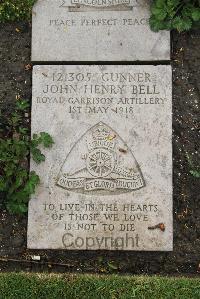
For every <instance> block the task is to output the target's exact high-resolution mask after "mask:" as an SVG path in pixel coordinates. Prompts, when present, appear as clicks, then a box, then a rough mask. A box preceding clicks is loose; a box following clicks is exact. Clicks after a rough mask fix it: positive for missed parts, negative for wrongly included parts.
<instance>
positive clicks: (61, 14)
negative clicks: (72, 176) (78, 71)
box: [32, 0, 170, 62]
mask: <svg viewBox="0 0 200 299" xmlns="http://www.w3.org/2000/svg"><path fill="white" fill-rule="evenodd" d="M149 17H150V1H149V0H38V1H37V3H36V4H35V6H34V7H33V20H32V60H33V61H38V62H39V61H136V60H140V61H149V60H152V61H154V60H169V59H170V33H169V32H167V31H160V32H157V33H155V32H152V31H151V30H150V28H149Z"/></svg>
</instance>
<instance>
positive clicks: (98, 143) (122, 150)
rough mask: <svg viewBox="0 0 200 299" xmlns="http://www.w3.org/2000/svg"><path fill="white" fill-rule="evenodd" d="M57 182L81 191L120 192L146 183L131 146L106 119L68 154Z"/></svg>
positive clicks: (135, 188)
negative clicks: (107, 123)
mask: <svg viewBox="0 0 200 299" xmlns="http://www.w3.org/2000/svg"><path fill="white" fill-rule="evenodd" d="M57 185H58V186H60V187H62V188H64V189H67V190H71V191H76V192H80V193H84V194H85V193H86V194H87V193H90V192H92V193H93V194H94V193H97V194H99V195H101V194H102V195H105V194H109V193H110V192H112V194H113V193H116V194H120V193H124V192H128V191H133V190H137V189H140V188H142V187H144V185H145V183H144V179H143V176H142V173H141V170H140V168H139V165H138V163H137V162H136V160H135V158H134V156H133V154H132V152H131V150H130V149H129V148H128V146H127V144H126V143H125V142H124V141H123V140H122V139H121V138H120V136H119V135H118V134H117V133H116V132H115V131H114V130H112V129H111V128H110V127H109V126H107V125H106V124H105V123H103V122H100V123H98V124H96V125H95V126H94V127H92V128H91V129H89V130H88V131H87V132H86V133H85V134H84V135H83V136H82V137H81V138H80V140H79V141H78V142H77V143H76V144H75V146H74V147H73V148H72V150H71V151H70V153H69V154H68V156H67V158H66V160H65V162H64V164H63V166H62V168H61V171H60V173H59V176H58V180H57Z"/></svg>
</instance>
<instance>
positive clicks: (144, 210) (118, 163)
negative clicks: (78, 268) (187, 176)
mask: <svg viewBox="0 0 200 299" xmlns="http://www.w3.org/2000/svg"><path fill="white" fill-rule="evenodd" d="M171 86H172V79H171V67H170V66H164V65H162V66H161V65H160V66H133V65H129V66H128V65H127V66H122V65H121V66H120V65H113V66H105V65H104V66H103V65H100V66H97V65H96V66H84V65H79V66H78V65H77V66H74V65H72V66H35V67H34V69H33V100H32V133H33V134H34V133H39V132H42V131H45V132H48V133H49V134H51V135H52V137H53V139H54V141H55V144H54V146H53V148H52V149H51V150H46V151H45V155H46V161H45V162H44V163H42V164H40V165H36V164H35V163H34V162H33V161H31V170H35V171H36V172H37V173H38V174H39V175H40V178H41V184H40V187H39V188H38V190H37V193H36V194H35V195H34V196H33V197H32V199H31V201H30V205H29V221H28V247H29V248H34V249H47V248H48V249H69V250H73V249H79V250H83V249H88V250H95V249H108V250H155V251H156V250H157V251H170V250H172V244H173V225H172V144H171V138H172V128H171V126H172V91H171Z"/></svg>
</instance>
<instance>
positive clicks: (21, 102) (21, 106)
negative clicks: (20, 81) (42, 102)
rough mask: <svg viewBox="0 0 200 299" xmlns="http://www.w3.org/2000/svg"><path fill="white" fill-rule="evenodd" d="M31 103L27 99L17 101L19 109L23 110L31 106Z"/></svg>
mask: <svg viewBox="0 0 200 299" xmlns="http://www.w3.org/2000/svg"><path fill="white" fill-rule="evenodd" d="M29 106H30V105H29V103H28V102H27V101H25V100H21V99H20V100H19V101H17V102H16V108H17V109H18V110H22V111H24V110H26V109H27V108H29Z"/></svg>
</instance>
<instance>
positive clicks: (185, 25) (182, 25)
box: [173, 17, 192, 32]
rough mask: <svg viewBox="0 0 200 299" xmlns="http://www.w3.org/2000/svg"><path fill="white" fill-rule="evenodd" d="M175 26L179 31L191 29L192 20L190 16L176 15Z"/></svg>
mask: <svg viewBox="0 0 200 299" xmlns="http://www.w3.org/2000/svg"><path fill="white" fill-rule="evenodd" d="M173 26H174V27H175V28H176V29H177V30H178V31H179V32H181V31H185V30H189V29H190V28H191V27H192V20H191V19H189V18H181V17H176V18H174V20H173Z"/></svg>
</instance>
